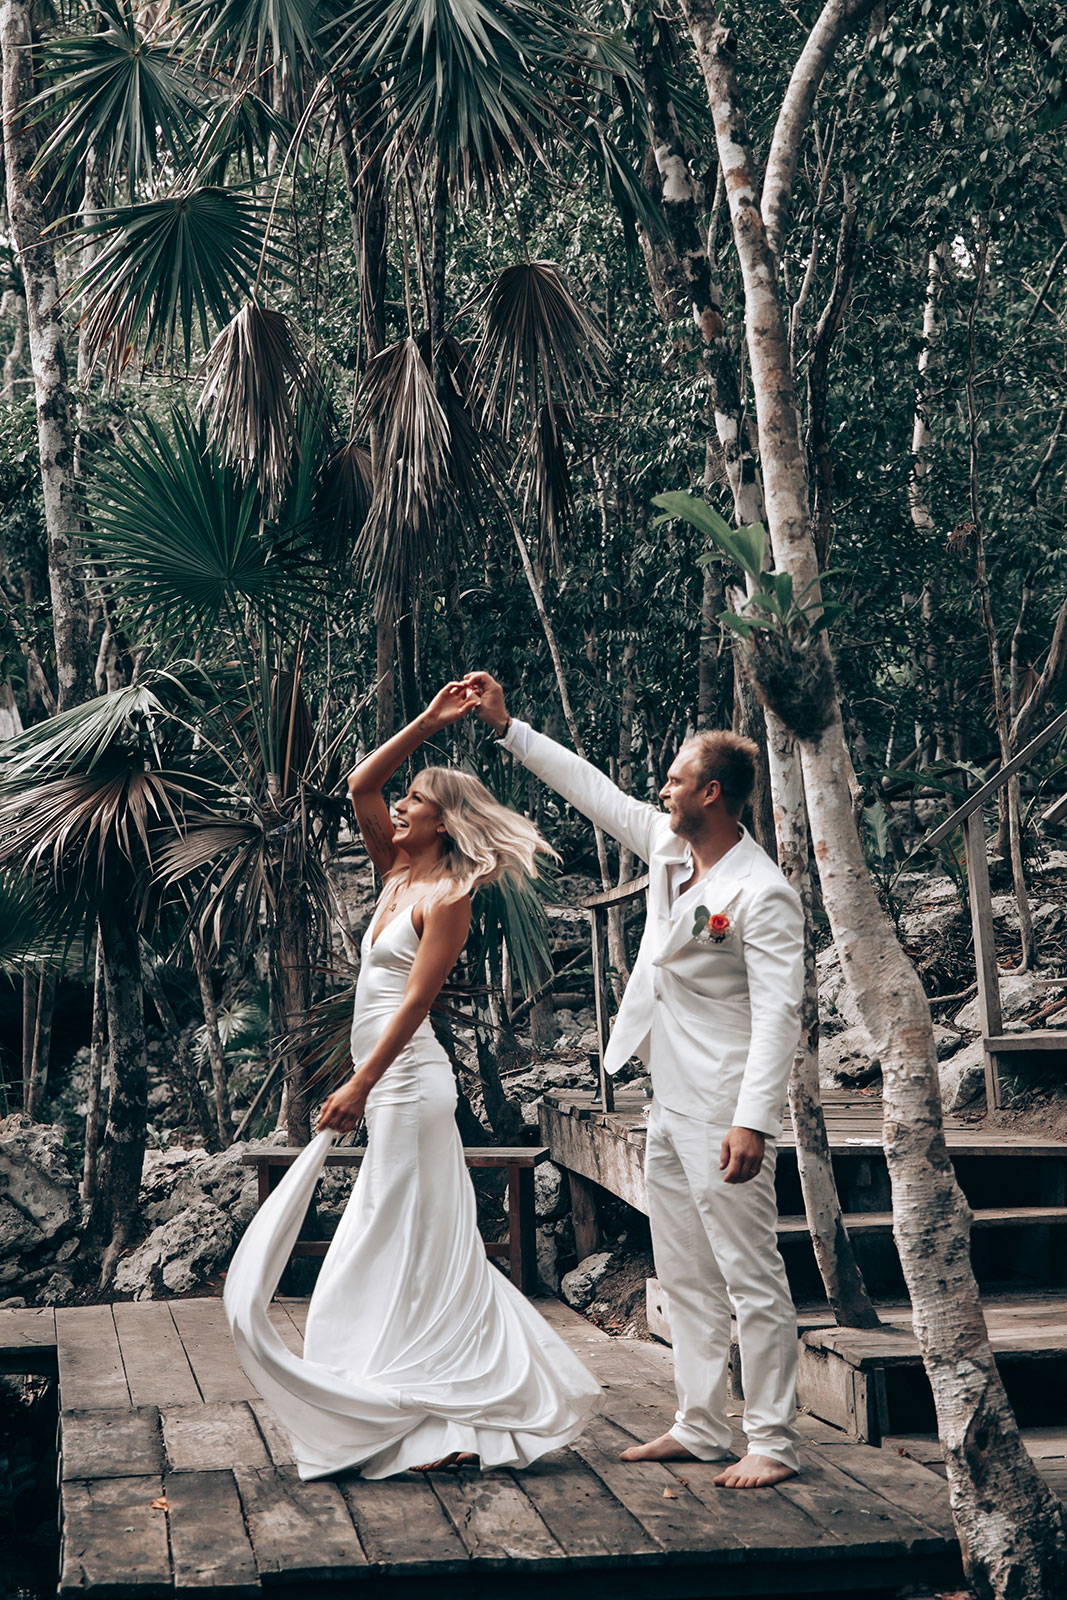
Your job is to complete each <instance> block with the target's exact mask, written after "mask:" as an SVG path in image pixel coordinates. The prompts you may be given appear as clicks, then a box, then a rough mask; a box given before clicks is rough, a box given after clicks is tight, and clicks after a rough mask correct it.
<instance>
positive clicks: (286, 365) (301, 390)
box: [199, 299, 322, 507]
mask: <svg viewBox="0 0 1067 1600" xmlns="http://www.w3.org/2000/svg"><path fill="white" fill-rule="evenodd" d="M202 371H203V377H204V387H203V390H202V391H201V395H200V407H199V409H200V412H201V414H202V415H203V416H204V417H205V418H206V419H207V425H208V437H209V439H210V441H211V443H212V444H213V445H214V446H215V448H216V449H218V450H219V452H220V453H221V454H222V455H223V456H224V457H225V458H226V459H227V460H229V461H231V462H233V463H234V465H235V466H237V467H239V468H240V470H241V471H242V472H244V473H245V475H246V476H248V477H255V479H256V481H257V482H258V484H259V485H260V488H261V490H262V491H263V494H264V498H265V499H266V500H267V502H268V503H269V504H270V505H271V506H273V507H277V506H278V505H279V504H280V502H281V501H282V499H283V497H284V495H285V491H286V489H287V487H288V485H289V479H290V476H291V473H292V468H293V460H294V456H295V455H296V454H297V453H298V451H299V448H300V428H299V426H298V421H297V409H298V406H299V404H300V402H301V400H304V401H306V402H308V403H309V404H310V405H312V406H316V405H319V404H321V396H322V380H321V378H320V376H319V373H318V371H317V369H316V367H315V364H314V362H313V361H312V360H311V358H310V356H309V355H308V354H307V352H306V351H305V350H304V349H303V347H302V345H301V342H300V339H299V336H298V334H297V331H296V329H295V327H294V326H293V324H292V322H291V321H290V320H289V318H288V317H287V316H286V315H285V313H284V312H282V311H272V310H270V309H269V308H268V307H266V306H262V305H260V304H259V302H258V301H257V300H255V299H250V300H248V301H247V302H246V304H245V305H244V306H242V308H241V310H240V311H239V312H238V313H237V315H236V316H235V317H234V318H232V320H231V321H230V322H228V323H227V325H226V327H225V328H223V330H222V332H221V333H220V334H219V335H218V337H217V338H216V340H215V342H214V344H213V345H212V346H211V349H210V350H209V351H208V354H207V358H206V359H205V361H204V365H203V369H202Z"/></svg>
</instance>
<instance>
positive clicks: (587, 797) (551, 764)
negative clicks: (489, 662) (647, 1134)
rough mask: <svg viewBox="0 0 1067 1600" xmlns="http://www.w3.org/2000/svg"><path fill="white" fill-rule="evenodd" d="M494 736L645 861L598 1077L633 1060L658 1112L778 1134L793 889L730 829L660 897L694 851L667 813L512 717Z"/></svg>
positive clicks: (794, 945)
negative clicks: (722, 927)
mask: <svg viewBox="0 0 1067 1600" xmlns="http://www.w3.org/2000/svg"><path fill="white" fill-rule="evenodd" d="M500 742H501V743H502V744H503V746H504V748H505V749H507V750H510V751H511V752H512V754H513V755H514V756H515V757H516V758H517V759H518V760H520V761H521V762H522V763H523V765H524V766H526V767H528V768H529V769H530V771H531V772H533V773H535V774H536V775H537V777H539V778H540V779H541V780H542V781H543V782H544V783H546V784H548V785H549V787H550V788H553V789H555V790H556V791H557V793H559V794H561V795H562V796H563V797H564V799H566V800H569V801H570V803H571V805H572V806H574V807H575V809H576V810H578V811H581V812H582V813H583V814H584V815H585V816H587V817H589V818H590V819H591V820H592V821H593V822H595V823H598V824H599V825H600V827H602V828H603V829H604V830H605V832H607V833H610V834H612V835H613V836H614V837H615V838H616V839H618V840H619V841H620V842H621V843H622V844H624V845H626V846H627V847H628V848H629V849H630V850H632V851H633V853H634V854H635V855H636V856H639V857H640V858H641V860H642V861H647V863H648V867H649V874H650V876H649V888H648V912H647V917H646V921H645V931H644V934H643V936H642V939H641V948H640V951H639V953H638V957H637V961H636V963H635V965H634V968H633V972H632V974H631V976H630V981H629V983H628V984H627V985H626V993H625V994H624V995H623V999H622V1004H621V1006H620V1007H619V1013H618V1015H617V1017H616V1018H615V1022H614V1025H613V1027H612V1031H611V1038H610V1040H609V1043H608V1048H607V1052H606V1056H605V1066H606V1068H607V1070H608V1072H611V1073H615V1072H618V1070H619V1068H620V1067H621V1066H622V1065H623V1063H624V1062H626V1061H628V1060H629V1059H630V1057H631V1056H633V1055H636V1056H639V1057H640V1058H641V1059H642V1060H643V1061H645V1062H646V1063H647V1065H648V1067H649V1071H650V1073H651V1077H652V1090H653V1094H654V1096H655V1098H656V1099H657V1100H658V1101H659V1103H660V1104H661V1105H664V1106H666V1107H667V1108H668V1109H669V1110H672V1111H678V1112H680V1113H681V1114H682V1115H683V1116H690V1117H695V1118H698V1119H699V1120H700V1121H703V1122H708V1123H713V1124H715V1125H717V1126H720V1127H742V1128H752V1129H755V1130H756V1131H757V1132H760V1133H763V1134H765V1135H766V1136H767V1137H768V1138H777V1137H778V1135H779V1133H780V1132H781V1129H782V1112H783V1108H784V1105H785V1099H786V1088H787V1085H788V1082H789V1070H790V1067H791V1065H792V1061H793V1055H794V1053H795V1050H796V1046H797V1042H798V1040H799V1038H800V1003H801V999H802V997H803V992H804V913H803V910H802V907H801V903H800V897H799V896H798V895H797V893H796V891H795V890H794V889H793V888H792V887H791V886H790V885H789V884H788V883H787V882H786V880H785V878H784V877H783V876H782V873H781V872H780V870H779V868H778V866H777V864H776V863H775V862H773V861H772V860H771V859H770V857H769V856H768V855H767V854H766V852H765V851H763V850H761V849H760V847H759V845H758V844H757V843H756V841H755V840H754V839H753V838H752V837H751V835H750V834H749V833H747V832H746V831H745V830H744V829H742V830H741V833H742V837H741V840H740V842H739V843H738V844H737V845H735V846H734V848H733V849H731V850H730V851H728V852H727V854H726V855H725V856H723V857H722V858H721V860H720V861H718V862H717V863H716V864H715V866H714V867H712V868H711V870H710V872H709V873H707V874H706V875H705V876H704V877H703V878H701V879H700V881H699V882H698V883H696V884H694V885H693V887H692V888H691V889H689V890H687V891H686V893H685V894H683V895H680V896H679V897H678V898H677V899H676V900H675V901H674V903H673V905H672V901H671V890H672V872H674V871H676V870H677V868H678V867H679V866H680V865H683V864H684V863H686V862H689V863H691V862H692V857H691V854H690V852H689V847H688V846H687V845H686V844H685V843H684V841H682V840H681V839H679V838H678V836H677V835H676V834H675V833H674V832H673V831H672V829H671V826H670V823H669V822H668V820H667V816H666V813H665V812H663V811H660V810H659V809H658V808H657V807H656V806H652V805H649V804H647V802H645V801H641V800H635V799H633V798H632V797H631V796H630V795H627V794H624V793H623V792H622V790H621V789H619V788H617V787H616V785H615V784H613V783H612V782H611V780H610V778H607V777H605V775H604V773H602V772H600V771H599V770H598V768H596V767H594V766H591V765H590V763H589V762H588V761H583V760H582V759H581V758H580V757H579V756H576V755H575V754H574V752H573V751H571V750H567V749H565V748H564V746H563V745H560V744H557V743H556V741H555V740H554V739H549V738H548V737H547V736H546V735H545V734H543V733H537V732H535V731H534V729H532V728H531V727H530V726H529V725H528V724H527V723H525V722H520V721H519V720H518V719H516V718H513V719H512V722H511V726H510V728H509V729H508V731H507V733H506V734H505V736H504V738H503V739H502V740H501V741H500ZM701 905H702V906H705V907H706V909H707V910H708V911H709V913H711V914H712V915H714V914H716V913H721V914H722V915H724V916H725V917H726V918H727V919H728V922H729V926H728V928H727V931H726V933H725V935H724V937H723V938H722V939H721V940H720V941H718V942H715V941H713V940H711V939H710V938H709V937H708V936H707V935H706V934H705V935H704V936H702V937H701V936H699V935H698V934H697V933H696V930H695V927H694V920H695V916H696V910H697V907H698V906H701Z"/></svg>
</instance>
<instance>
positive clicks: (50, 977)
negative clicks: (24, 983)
mask: <svg viewBox="0 0 1067 1600" xmlns="http://www.w3.org/2000/svg"><path fill="white" fill-rule="evenodd" d="M36 976H37V984H36V990H37V993H36V997H35V1003H34V1008H33V1035H32V1040H33V1042H32V1045H31V1048H30V1075H29V1086H28V1093H27V1096H26V1114H27V1115H28V1116H29V1117H32V1119H33V1120H34V1122H39V1121H40V1120H41V1111H42V1109H43V1107H44V1100H45V1095H46V1093H47V1091H48V1065H49V1058H50V1056H51V1053H52V1018H53V1016H54V1014H55V1009H56V983H57V981H58V980H57V974H56V971H55V969H54V968H53V967H41V968H40V970H39V971H38V973H37V975H36Z"/></svg>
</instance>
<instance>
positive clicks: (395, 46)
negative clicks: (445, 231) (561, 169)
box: [333, 0, 636, 193]
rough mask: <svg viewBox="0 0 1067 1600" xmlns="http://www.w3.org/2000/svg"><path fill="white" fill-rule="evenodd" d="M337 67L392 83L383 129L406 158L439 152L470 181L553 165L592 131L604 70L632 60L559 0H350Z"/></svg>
mask: <svg viewBox="0 0 1067 1600" xmlns="http://www.w3.org/2000/svg"><path fill="white" fill-rule="evenodd" d="M333 26H334V28H335V29H336V34H337V44H336V45H335V47H334V64H335V71H336V72H337V73H338V75H339V76H345V75H348V76H351V77H352V78H354V79H359V78H363V77H366V76H374V77H376V78H379V79H381V80H384V81H385V82H387V83H388V86H389V93H388V95H387V96H386V97H385V101H384V107H385V119H386V120H385V121H384V122H383V126H382V130H381V135H380V137H381V139H382V142H383V144H384V145H385V146H386V148H387V150H388V152H389V153H390V154H391V156H392V157H393V158H394V159H395V160H396V161H398V163H401V164H405V165H406V164H407V163H408V162H410V161H411V159H412V158H413V157H415V158H416V159H417V160H419V161H420V162H421V163H422V165H423V166H424V167H426V169H427V170H428V169H429V167H430V165H431V164H432V163H435V162H438V161H439V162H440V164H441V166H442V168H443V170H444V172H445V173H446V174H447V176H448V178H449V180H450V182H451V184H452V185H453V186H454V187H455V188H457V189H459V190H460V191H461V192H463V193H468V192H470V191H471V190H478V191H483V190H485V189H487V188H490V187H492V186H494V185H495V184H496V183H497V181H498V180H499V178H500V177H501V175H502V174H503V173H504V172H506V171H507V170H508V169H509V168H510V167H512V166H513V165H515V164H522V165H527V166H529V165H540V166H542V167H544V168H545V169H546V170H547V169H548V168H549V167H550V165H551V154H552V150H553V147H554V146H557V145H559V144H560V143H572V142H573V141H574V140H575V139H577V140H578V141H579V142H583V143H584V142H587V141H586V132H585V129H586V124H587V122H588V119H589V113H588V109H587V96H588V92H589V89H590V84H591V83H592V82H595V81H596V80H597V79H598V78H601V77H604V78H613V77H615V76H617V75H618V74H623V75H625V76H627V77H628V78H631V79H634V81H636V78H635V74H634V71H633V66H632V61H631V59H630V57H629V54H628V52H627V51H626V50H625V49H621V48H619V47H616V46H615V45H614V44H613V43H612V42H611V40H610V39H609V38H608V36H607V35H606V34H604V33H603V32H602V31H600V30H598V29H595V28H592V27H590V26H589V25H588V23H587V22H586V20H585V19H584V18H583V17H582V16H581V14H580V13H579V12H578V11H576V10H575V9H573V8H572V7H571V6H568V5H566V4H562V3H559V0H537V3H536V4H535V3H533V0H352V3H350V4H349V5H348V6H347V7H346V8H345V9H343V10H342V12H341V14H340V16H339V17H338V18H337V21H336V23H335V24H334V25H333Z"/></svg>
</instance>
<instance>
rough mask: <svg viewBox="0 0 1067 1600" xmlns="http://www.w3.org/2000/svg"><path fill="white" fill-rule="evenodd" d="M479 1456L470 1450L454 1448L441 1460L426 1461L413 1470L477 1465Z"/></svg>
mask: <svg viewBox="0 0 1067 1600" xmlns="http://www.w3.org/2000/svg"><path fill="white" fill-rule="evenodd" d="M477 1465H478V1457H477V1456H476V1455H472V1454H471V1452H470V1451H469V1450H453V1452H452V1454H451V1455H449V1456H442V1457H441V1459H440V1461H425V1462H423V1464H422V1466H421V1467H412V1469H411V1470H412V1472H446V1471H447V1470H448V1468H449V1467H476V1466H477Z"/></svg>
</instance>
